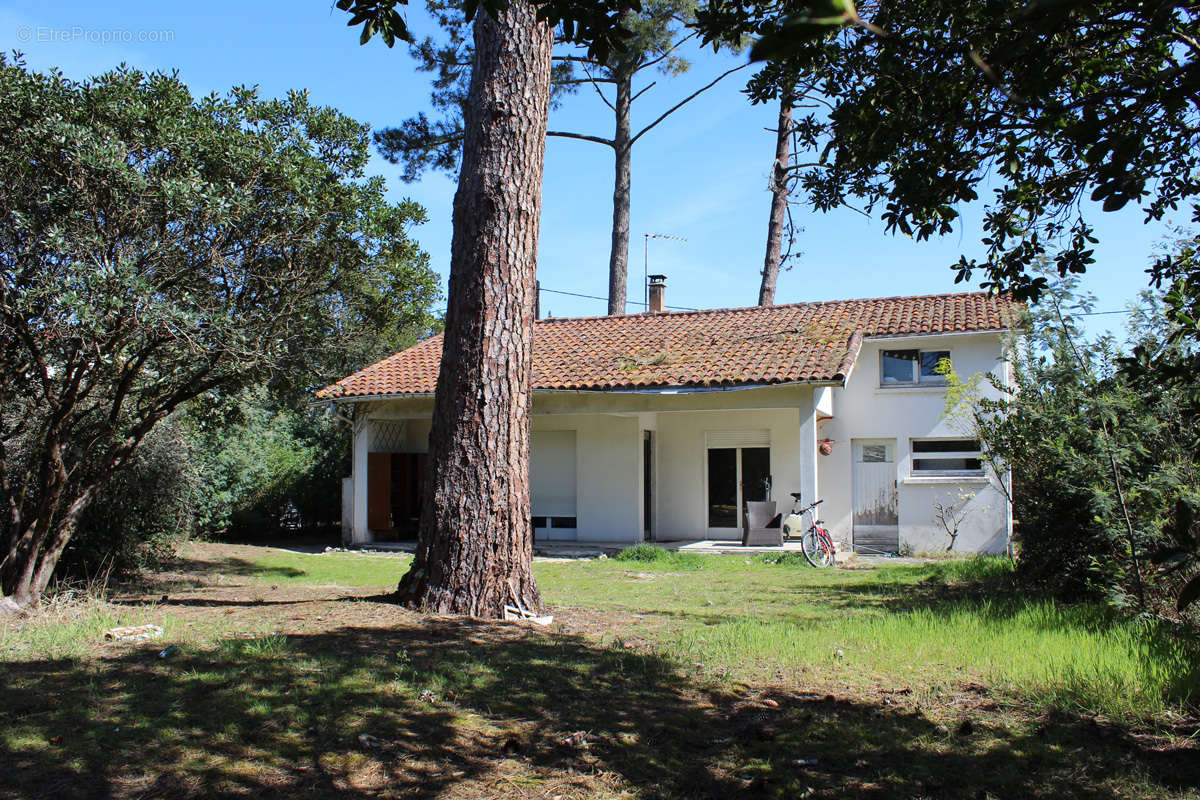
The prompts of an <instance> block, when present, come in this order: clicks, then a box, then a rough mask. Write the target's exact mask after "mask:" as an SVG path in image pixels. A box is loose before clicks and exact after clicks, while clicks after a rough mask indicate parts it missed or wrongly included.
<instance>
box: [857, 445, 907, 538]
mask: <svg viewBox="0 0 1200 800" xmlns="http://www.w3.org/2000/svg"><path fill="white" fill-rule="evenodd" d="M898 501H899V497H898V492H897V489H896V440H895V439H855V440H854V533H853V535H854V551H855V552H856V553H866V554H871V553H895V552H898V551H899V549H900V524H899V523H900V517H899V514H898V513H897V511H898V507H899V502H898Z"/></svg>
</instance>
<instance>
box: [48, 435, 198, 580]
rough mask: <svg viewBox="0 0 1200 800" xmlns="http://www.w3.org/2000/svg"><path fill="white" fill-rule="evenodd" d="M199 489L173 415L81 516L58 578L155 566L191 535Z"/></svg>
mask: <svg viewBox="0 0 1200 800" xmlns="http://www.w3.org/2000/svg"><path fill="white" fill-rule="evenodd" d="M202 491H203V488H202V482H201V479H200V473H199V471H198V469H197V466H196V463H195V450H194V446H193V443H192V441H191V439H190V438H189V436H188V431H187V428H186V427H185V426H183V425H181V424H180V421H179V420H178V419H177V418H175V417H170V418H168V419H166V420H164V421H163V422H160V423H159V424H158V425H157V426H155V428H154V430H153V431H151V432H150V434H149V435H148V436H147V437H146V439H145V441H143V443H142V445H141V447H139V448H138V450H137V453H136V455H135V456H134V457H133V460H132V461H131V462H130V463H129V464H128V466H127V467H126V468H125V469H123V470H119V471H118V472H117V473H116V474H115V475H114V476H113V479H112V480H111V481H109V482H108V483H107V484H106V485H105V487H104V489H103V490H102V491H101V492H100V494H99V495H98V496H97V498H96V500H95V502H93V503H92V504H91V506H90V507H89V508H88V509H87V511H86V512H84V514H83V516H82V518H81V519H80V522H79V527H78V528H77V529H76V532H75V535H74V536H73V537H72V538H71V543H70V545H69V546H68V547H67V550H66V552H65V553H64V554H63V558H62V561H61V562H60V565H61V567H62V568H63V569H64V572H63V575H64V576H65V577H70V578H76V579H79V578H84V579H87V578H93V577H96V576H97V575H98V574H100V573H102V572H104V571H106V570H111V571H112V574H113V575H129V574H131V573H134V572H137V571H138V570H141V569H147V568H153V567H157V566H159V565H160V564H161V563H162V562H163V560H164V559H166V558H168V557H169V556H170V555H171V554H172V553H174V550H175V547H176V546H177V545H178V543H179V542H181V541H183V540H185V539H187V538H188V537H189V536H190V535H191V534H192V533H193V531H194V529H195V522H196V514H197V511H198V509H199V507H200V505H201V503H200V501H201V493H202Z"/></svg>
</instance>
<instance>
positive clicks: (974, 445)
mask: <svg viewBox="0 0 1200 800" xmlns="http://www.w3.org/2000/svg"><path fill="white" fill-rule="evenodd" d="M912 454H913V455H912V458H913V461H912V474H913V475H982V474H983V453H982V452H981V450H980V447H979V440H978V439H913V442H912Z"/></svg>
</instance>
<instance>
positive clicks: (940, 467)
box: [913, 458, 983, 472]
mask: <svg viewBox="0 0 1200 800" xmlns="http://www.w3.org/2000/svg"><path fill="white" fill-rule="evenodd" d="M981 469H983V462H982V461H980V460H979V459H978V458H918V459H914V460H913V472H979V471H980V470H981Z"/></svg>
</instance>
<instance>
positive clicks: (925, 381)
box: [879, 347, 954, 389]
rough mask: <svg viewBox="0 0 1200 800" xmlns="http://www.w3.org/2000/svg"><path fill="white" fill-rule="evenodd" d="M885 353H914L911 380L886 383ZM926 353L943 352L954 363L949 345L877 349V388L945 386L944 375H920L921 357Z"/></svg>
mask: <svg viewBox="0 0 1200 800" xmlns="http://www.w3.org/2000/svg"><path fill="white" fill-rule="evenodd" d="M885 353H916V354H917V357H916V359H914V360H913V362H912V363H913V379H912V380H911V381H903V382H902V381H893V382H891V383H887V382H885V381H884V379H883V360H884V354H885ZM926 353H945V354H946V355H945V357H946V358H948V359H949V360H950V363H951V364H953V363H954V352H953V350H952V349H951V348H949V347H930V348H927V349H923V348H917V347H888V348H883V349H881V350H880V351H879V388H880V389H899V388H912V387H913V386H945V385H946V376H945V375H933V376H929V377H925V376H923V375H921V357H922V356H924V355H925V354H926Z"/></svg>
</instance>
